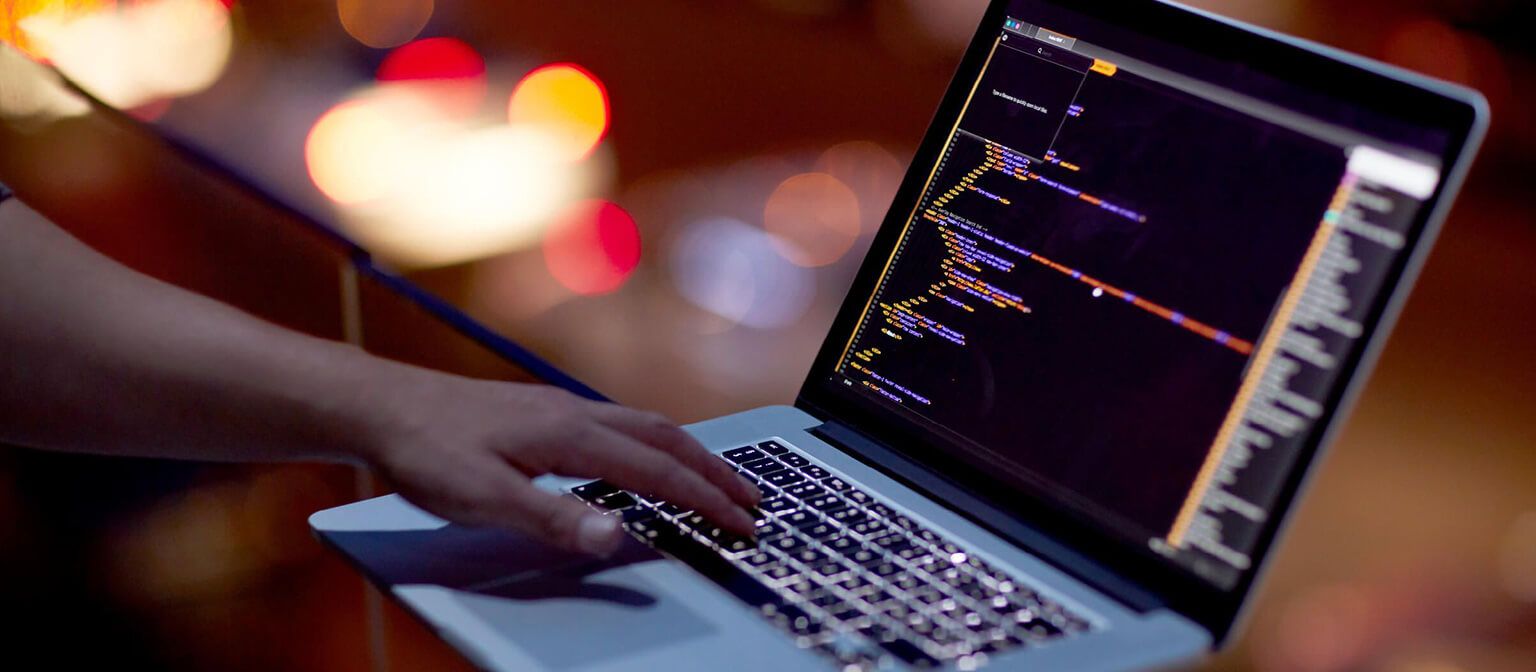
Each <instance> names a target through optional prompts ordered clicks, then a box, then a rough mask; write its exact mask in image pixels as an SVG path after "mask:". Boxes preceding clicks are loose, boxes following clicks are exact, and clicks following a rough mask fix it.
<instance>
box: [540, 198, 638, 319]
mask: <svg viewBox="0 0 1536 672" xmlns="http://www.w3.org/2000/svg"><path fill="white" fill-rule="evenodd" d="M640 248H641V242H640V229H639V228H638V227H636V226H635V219H634V217H631V216H630V214H629V213H628V212H625V211H624V209H623V208H621V207H619V206H617V205H614V204H613V203H609V202H607V201H588V202H585V203H581V204H578V205H577V206H576V207H575V208H574V209H573V210H572V212H571V216H570V217H567V218H566V219H565V221H563V222H561V223H560V224H557V225H556V226H555V227H554V228H552V229H550V231H549V233H548V234H547V235H546V236H545V238H544V263H545V265H546V266H547V267H548V268H549V273H550V275H553V276H554V277H555V279H556V280H559V281H560V284H562V285H565V287H566V288H567V289H570V290H571V291H573V292H576V293H577V294H585V295H588V296H595V295H598V294H607V293H609V292H612V291H614V290H616V289H618V288H620V287H622V286H624V282H625V281H626V280H628V279H629V276H630V274H632V273H634V271H635V267H636V266H638V265H639V264H640Z"/></svg>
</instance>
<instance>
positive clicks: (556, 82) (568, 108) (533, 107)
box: [507, 63, 610, 159]
mask: <svg viewBox="0 0 1536 672" xmlns="http://www.w3.org/2000/svg"><path fill="white" fill-rule="evenodd" d="M609 112H610V110H609V105H608V91H607V90H606V89H604V88H603V84H602V82H601V81H599V80H598V79H597V77H596V76H594V75H593V74H592V73H590V72H587V71H586V70H584V69H582V68H581V67H580V66H577V65H574V64H570V63H557V64H554V65H546V66H544V67H542V68H539V69H537V70H534V71H533V72H530V73H528V75H527V76H526V77H524V78H523V80H522V81H521V82H519V83H518V85H517V88H516V89H515V90H513V91H512V100H511V102H510V103H509V104H508V106H507V118H508V120H509V121H511V123H512V124H513V125H523V124H526V125H531V126H536V127H539V128H540V129H541V130H543V131H544V132H546V133H548V134H550V135H551V136H552V137H554V138H556V139H558V140H559V141H560V143H561V144H562V145H564V146H567V147H569V148H570V158H572V159H581V158H585V157H586V156H588V155H590V154H591V153H592V151H593V150H594V149H596V148H597V145H598V144H599V143H601V142H602V141H603V137H604V136H606V135H607V134H608V123H609Z"/></svg>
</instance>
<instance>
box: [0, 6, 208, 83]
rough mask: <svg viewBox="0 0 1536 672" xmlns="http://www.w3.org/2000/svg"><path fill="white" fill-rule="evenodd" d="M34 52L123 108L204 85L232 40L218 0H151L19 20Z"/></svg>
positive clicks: (44, 14) (66, 74) (36, 15)
mask: <svg viewBox="0 0 1536 672" xmlns="http://www.w3.org/2000/svg"><path fill="white" fill-rule="evenodd" d="M21 26H22V29H23V30H24V31H26V33H27V36H28V38H29V39H30V40H31V44H32V49H33V51H34V53H40V54H42V55H44V56H46V57H47V58H48V59H49V60H50V61H52V62H53V63H54V65H55V66H57V67H58V69H59V71H60V72H62V73H64V75H65V76H67V77H69V78H70V79H72V80H74V81H75V82H76V83H78V84H79V85H80V86H81V87H83V88H85V89H86V90H87V91H90V92H91V93H92V94H93V95H95V96H97V97H99V98H101V99H102V100H103V101H104V102H106V103H107V104H109V105H113V106H115V107H119V108H125V109H127V108H135V107H139V106H142V105H147V104H151V103H154V102H156V101H158V100H160V99H163V98H174V97H179V96H186V95H190V94H193V93H196V92H198V91H202V90H203V89H205V88H207V87H208V86H209V85H211V84H213V82H214V81H216V80H217V79H218V78H219V76H220V75H221V74H223V72H224V67H225V65H226V64H227V63H228V61H229V54H230V49H231V45H232V42H233V39H234V38H233V33H232V30H231V27H230V16H229V9H228V7H227V6H226V5H225V4H224V3H222V2H219V0H146V1H145V2H137V3H134V4H132V5H129V6H126V7H123V8H120V9H115V10H110V11H109V10H102V11H97V12H93V13H86V14H79V13H69V12H63V13H61V12H43V13H39V14H34V15H32V16H30V17H28V18H26V19H24V20H22V21H21Z"/></svg>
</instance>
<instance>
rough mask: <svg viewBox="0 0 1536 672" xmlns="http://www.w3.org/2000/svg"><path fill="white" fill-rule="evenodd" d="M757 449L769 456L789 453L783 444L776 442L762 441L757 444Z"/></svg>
mask: <svg viewBox="0 0 1536 672" xmlns="http://www.w3.org/2000/svg"><path fill="white" fill-rule="evenodd" d="M757 449H758V450H761V451H763V452H765V453H768V454H769V455H783V454H784V453H787V452H789V449H788V448H785V447H784V446H783V444H780V443H779V442H778V441H764V442H762V443H759V444H757Z"/></svg>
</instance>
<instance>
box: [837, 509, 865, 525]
mask: <svg viewBox="0 0 1536 672" xmlns="http://www.w3.org/2000/svg"><path fill="white" fill-rule="evenodd" d="M827 517H828V518H831V519H832V520H835V521H837V522H839V523H842V524H844V525H852V524H854V523H857V522H859V521H861V520H864V519H866V518H868V517H869V516H868V515H865V513H864V512H863V511H860V510H858V509H855V508H852V507H849V508H844V509H838V510H836V511H828V512H827Z"/></svg>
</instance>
